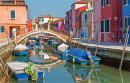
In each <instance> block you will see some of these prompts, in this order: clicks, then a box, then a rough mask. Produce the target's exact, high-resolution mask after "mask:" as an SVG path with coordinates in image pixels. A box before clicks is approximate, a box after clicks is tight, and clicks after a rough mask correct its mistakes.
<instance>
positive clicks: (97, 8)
mask: <svg viewBox="0 0 130 83" xmlns="http://www.w3.org/2000/svg"><path fill="white" fill-rule="evenodd" d="M100 4H101V0H93V39H94V40H98V39H99V38H100V32H101V31H100V20H101V5H100Z"/></svg>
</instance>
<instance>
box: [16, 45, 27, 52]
mask: <svg viewBox="0 0 130 83" xmlns="http://www.w3.org/2000/svg"><path fill="white" fill-rule="evenodd" d="M27 49H28V48H27V47H26V46H25V45H22V44H19V45H17V46H16V47H15V48H14V50H19V51H21V50H27Z"/></svg>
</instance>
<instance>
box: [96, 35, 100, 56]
mask: <svg viewBox="0 0 130 83" xmlns="http://www.w3.org/2000/svg"><path fill="white" fill-rule="evenodd" d="M100 41H101V33H100V37H99V40H98V45H97V48H96V51H95V56H97V50H98V47H99V44H100Z"/></svg>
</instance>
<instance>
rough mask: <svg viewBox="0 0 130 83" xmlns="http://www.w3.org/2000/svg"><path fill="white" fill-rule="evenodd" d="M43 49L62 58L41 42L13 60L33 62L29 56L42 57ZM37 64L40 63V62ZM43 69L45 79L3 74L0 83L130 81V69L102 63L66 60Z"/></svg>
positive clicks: (100, 82)
mask: <svg viewBox="0 0 130 83" xmlns="http://www.w3.org/2000/svg"><path fill="white" fill-rule="evenodd" d="M41 51H43V52H46V53H51V54H52V55H54V56H55V57H58V58H59V59H58V60H60V55H59V54H57V52H56V51H55V50H53V49H51V48H50V46H49V45H44V44H39V45H38V46H36V47H35V49H30V50H29V54H28V55H26V56H21V57H19V56H15V57H14V58H13V61H20V62H22V61H24V62H32V61H31V60H30V58H29V57H30V56H33V57H40V56H39V52H41ZM41 60H43V59H41ZM43 61H44V62H45V63H42V64H51V63H54V62H56V61H57V60H43ZM35 64H38V62H37V63H35ZM42 64H38V65H42ZM41 69H42V70H44V71H45V77H44V79H39V80H38V81H37V82H34V81H31V80H25V81H18V80H16V79H15V78H11V79H10V80H8V79H6V77H5V76H1V77H0V83H130V72H129V71H124V70H122V72H119V71H118V69H117V68H113V67H109V66H106V65H102V64H99V65H91V66H90V65H85V66H81V65H79V64H75V63H72V62H69V61H66V62H63V63H60V64H56V65H54V66H52V67H47V68H42V67H41Z"/></svg>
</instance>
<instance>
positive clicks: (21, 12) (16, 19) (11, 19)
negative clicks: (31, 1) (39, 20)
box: [0, 0, 27, 38]
mask: <svg viewBox="0 0 130 83" xmlns="http://www.w3.org/2000/svg"><path fill="white" fill-rule="evenodd" d="M0 12H1V13H0V18H1V19H0V37H6V32H7V33H8V36H10V38H12V34H14V35H15V36H16V35H19V34H23V33H24V32H25V29H26V26H27V23H26V21H27V5H26V4H25V0H1V1H0ZM20 29H23V30H22V31H20ZM13 32H14V33H13Z"/></svg>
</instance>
